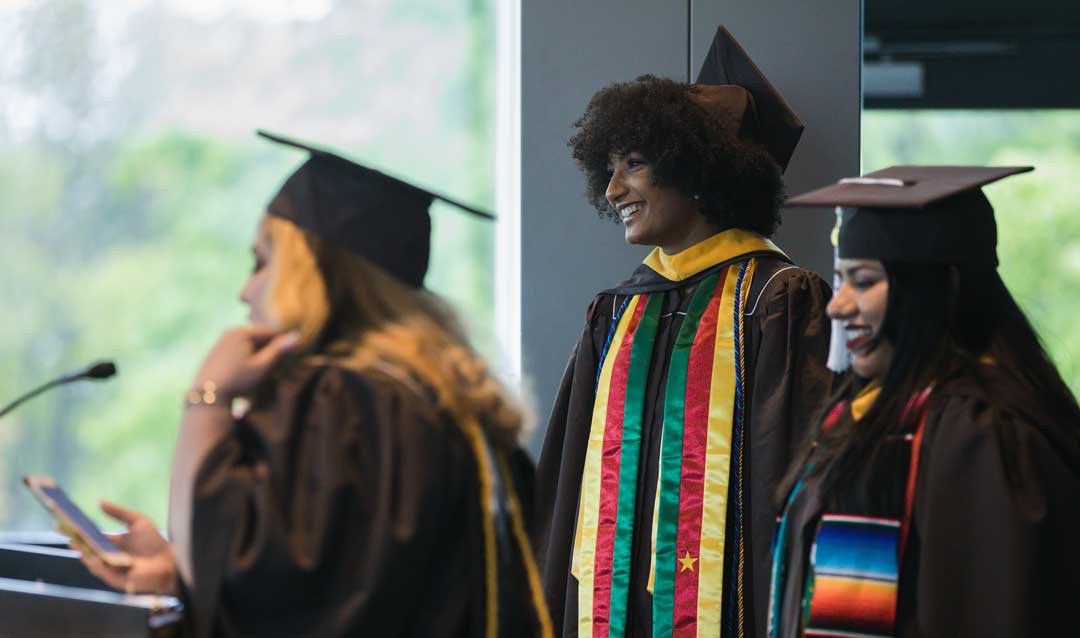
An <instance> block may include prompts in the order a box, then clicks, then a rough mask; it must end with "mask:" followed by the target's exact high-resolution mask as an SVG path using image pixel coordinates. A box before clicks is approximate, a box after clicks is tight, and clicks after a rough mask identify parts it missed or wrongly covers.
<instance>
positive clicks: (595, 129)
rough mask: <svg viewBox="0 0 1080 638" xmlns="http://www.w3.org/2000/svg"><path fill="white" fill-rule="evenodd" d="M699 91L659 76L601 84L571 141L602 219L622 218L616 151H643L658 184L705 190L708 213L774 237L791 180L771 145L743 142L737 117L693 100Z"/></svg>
mask: <svg viewBox="0 0 1080 638" xmlns="http://www.w3.org/2000/svg"><path fill="white" fill-rule="evenodd" d="M693 91H694V88H693V86H692V85H689V84H685V83H683V82H676V81H674V80H669V79H665V78H659V77H656V76H654V75H643V76H641V77H639V78H637V80H635V81H633V82H620V83H616V84H612V85H610V86H607V87H605V88H603V89H601V90H600V91H599V92H597V93H596V95H594V96H593V97H592V99H591V100H589V105H588V106H587V107H586V108H585V114H584V115H582V116H581V117H580V118H579V119H578V120H577V121H576V122H574V127H575V128H576V129H577V130H576V132H575V133H574V135H573V136H572V137H571V138H570V142H569V146H570V148H571V149H572V155H573V157H574V159H575V160H576V161H577V163H578V166H580V167H581V169H582V171H584V173H585V177H586V196H587V197H588V199H589V202H590V203H591V204H592V205H593V206H595V207H596V210H597V212H598V213H599V214H600V216H601V217H609V218H611V219H614V220H618V215H616V214H615V211H614V210H613V209H612V208H611V205H610V204H609V203H608V201H607V199H606V198H605V197H604V192H605V191H606V189H607V185H608V180H609V172H608V167H609V165H610V162H611V160H610V158H611V156H612V155H619V156H624V155H626V154H628V153H632V152H638V153H641V154H642V155H644V156H645V158H646V159H648V161H649V163H650V165H651V168H652V174H653V179H654V180H655V182H656V183H657V184H658V185H661V186H668V187H673V188H676V189H678V190H679V191H681V192H682V193H683V194H685V195H687V196H694V195H698V196H699V199H698V201H699V202H700V204H701V213H702V214H703V215H705V217H707V218H708V219H709V220H710V221H712V222H713V223H715V224H716V225H717V226H719V227H720V228H742V229H745V230H750V231H753V232H756V233H759V234H761V235H764V236H766V237H769V236H772V234H773V233H775V232H776V229H777V227H778V226H779V225H780V205H781V204H782V203H783V201H784V182H783V180H782V179H781V177H780V168H779V166H778V165H777V164H776V161H775V160H774V159H773V158H772V156H770V155H769V154H768V152H767V151H766V150H765V148H764V147H762V146H760V145H758V144H754V143H751V142H748V141H745V140H741V139H739V137H738V135H737V133H736V131H737V130H738V129H737V126H736V123H735V122H734V120H733V118H725V119H721V118H718V117H717V116H716V114H714V113H709V112H707V111H706V110H705V109H704V108H702V107H701V106H699V105H698V104H697V103H696V102H694V101H693V99H692V95H693Z"/></svg>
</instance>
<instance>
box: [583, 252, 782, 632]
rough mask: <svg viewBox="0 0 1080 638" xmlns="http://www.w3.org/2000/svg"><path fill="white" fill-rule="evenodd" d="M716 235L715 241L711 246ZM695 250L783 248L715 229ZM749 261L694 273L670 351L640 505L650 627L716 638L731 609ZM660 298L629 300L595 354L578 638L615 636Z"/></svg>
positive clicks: (620, 620)
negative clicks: (652, 476) (728, 551)
mask: <svg viewBox="0 0 1080 638" xmlns="http://www.w3.org/2000/svg"><path fill="white" fill-rule="evenodd" d="M714 240H715V241H714ZM710 241H712V242H713V245H712V246H709V245H707V244H709V242H710ZM720 244H723V246H722V248H723V249H726V250H719V251H718V250H716V249H717V246H718V245H720ZM695 249H699V252H697V253H691V254H690V257H691V258H698V259H699V261H698V264H697V265H700V264H701V263H703V262H702V261H701V260H702V259H713V262H712V263H713V264H719V263H723V262H725V261H728V260H730V259H731V258H736V257H738V256H739V255H740V254H746V253H749V252H752V251H755V250H758V251H760V250H763V249H764V250H769V251H775V252H776V253H778V254H780V255H782V253H780V252H779V250H778V249H776V248H775V246H773V245H772V244H771V242H768V240H765V239H763V238H760V237H758V236H756V235H753V234H751V233H744V232H743V231H727V232H726V233H721V234H720V235H717V236H715V237H714V238H712V240H706V242H702V244H699V245H698V246H696V247H694V248H692V249H690V251H694V250H695ZM690 251H687V253H690ZM680 255H683V254H682V253H680ZM667 259H670V258H667ZM650 262H651V263H650ZM645 263H646V264H647V265H649V266H650V267H652V268H653V269H654V270H657V271H658V272H660V273H661V274H663V275H664V276H665V277H667V278H669V279H672V280H680V279H681V278H685V277H688V276H692V275H693V274H694V270H693V269H694V268H695V267H696V266H694V265H692V266H691V267H690V268H689V269H685V268H684V269H683V270H682V271H681V272H680V271H678V270H676V269H675V268H669V266H685V265H686V263H687V261H686V260H683V261H682V262H681V263H679V262H668V263H664V261H663V256H662V255H660V256H659V257H658V255H657V253H656V252H654V254H653V255H650V257H649V258H648V259H646V261H645ZM704 263H707V262H704ZM754 267H755V260H754V259H752V258H751V259H746V260H742V261H735V262H734V263H731V264H730V265H728V266H725V267H723V268H720V269H719V270H717V271H716V272H713V273H711V274H709V275H708V276H706V277H705V278H704V279H702V280H701V281H700V282H699V283H698V284H697V287H696V288H695V290H694V292H693V294H692V296H691V298H690V302H689V307H688V310H687V315H686V317H685V319H684V320H683V323H682V326H681V328H680V330H679V332H678V335H677V336H676V338H675V343H674V346H673V349H672V354H671V362H670V365H669V368H668V376H667V386H666V393H665V397H664V405H663V419H664V421H663V435H662V442H661V451H660V458H659V465H660V467H659V470H660V471H659V473H658V485H657V490H656V501H655V503H653V504H652V505H653V517H652V519H653V530H652V539H653V543H652V561H651V570H650V574H649V589H650V590H651V591H652V593H653V635H654V636H671V635H679V636H698V635H700V636H719V635H720V627H721V621H722V620H723V621H725V622H728V623H734V622H736V618H737V617H738V616H741V615H742V612H743V610H742V601H743V598H742V591H737V592H736V591H731V592H725V591H724V584H725V566H724V548H725V542H726V539H725V534H726V531H727V520H728V490H729V481H735V488H736V489H735V492H734V493H735V494H737V495H738V499H737V501H738V502H736V503H733V504H732V514H733V515H735V516H736V525H735V526H734V529H735V530H736V536H737V538H736V539H732V540H733V542H734V543H735V544H734V545H733V547H735V548H737V551H736V552H735V553H734V554H733V556H734V560H733V561H732V565H730V566H729V570H728V574H727V575H728V577H729V580H728V583H729V585H728V586H729V587H731V588H737V589H739V590H741V587H740V586H739V585H740V584H741V581H742V573H743V570H744V563H745V553H744V552H743V549H744V548H743V543H742V538H741V530H742V525H741V510H742V502H741V498H742V480H743V475H742V463H743V449H744V446H743V438H744V431H743V427H742V426H743V423H742V417H743V408H744V406H743V392H744V378H743V377H744V372H743V371H744V364H745V362H744V355H743V348H742V345H743V343H744V341H745V334H744V326H743V315H744V308H745V302H746V297H747V294H748V292H749V289H750V284H751V281H752V279H753V272H754ZM703 270H705V268H702V267H697V270H696V272H702V271H703ZM687 273H689V274H687ZM663 298H664V293H662V292H653V293H642V294H637V295H633V296H630V297H628V298H627V300H626V302H625V303H624V304H623V307H622V309H621V311H620V312H619V313H618V315H617V316H616V317H615V318H613V332H612V334H611V336H610V339H609V344H608V345H607V347H606V348H605V352H604V353H603V358H602V363H601V366H600V370H599V375H598V379H597V386H596V399H595V402H594V404H593V417H592V425H591V430H590V435H589V444H588V450H587V452H586V460H585V468H584V471H583V475H582V487H581V496H580V501H579V509H578V522H577V532H576V535H575V543H574V553H573V562H572V566H571V572H572V573H573V574H574V576H575V577H576V578H577V579H578V635H579V636H581V637H582V638H586V637H593V638H621V637H622V636H624V635H625V634H626V620H627V608H628V605H629V593H630V592H629V585H630V571H631V549H632V547H631V546H632V542H633V536H634V519H635V510H636V508H637V507H640V506H641V505H642V504H640V503H636V502H635V501H636V495H637V484H638V476H639V470H640V468H639V463H640V454H641V442H642V426H643V422H642V421H643V417H644V406H645V400H646V396H645V392H646V386H647V382H648V376H649V365H650V362H651V359H652V352H653V345H654V343H655V340H656V335H657V331H658V326H659V320H660V309H661V306H662V305H663ZM740 624H741V623H740Z"/></svg>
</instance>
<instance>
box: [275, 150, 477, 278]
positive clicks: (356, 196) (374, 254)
mask: <svg viewBox="0 0 1080 638" xmlns="http://www.w3.org/2000/svg"><path fill="white" fill-rule="evenodd" d="M256 132H257V133H258V134H259V135H260V136H262V137H264V138H266V139H268V140H270V141H271V142H276V143H278V144H283V145H285V146H291V147H293V148H298V149H300V150H302V151H307V152H308V153H309V154H310V157H309V158H308V160H307V161H306V162H304V163H303V164H302V165H301V166H300V168H298V169H296V170H295V171H294V172H293V174H292V175H290V176H289V178H288V179H286V180H285V183H284V184H283V185H282V187H281V189H280V190H279V191H278V193H277V195H275V196H274V198H273V199H272V200H270V203H269V204H268V205H267V207H266V210H267V213H269V214H271V215H275V216H277V217H281V218H283V219H287V220H289V221H291V222H293V223H294V224H296V225H297V226H300V227H301V228H303V229H304V230H306V231H308V232H310V233H312V234H313V235H315V236H316V237H319V238H320V239H323V240H325V241H328V242H332V243H335V244H337V245H339V246H341V247H343V248H345V249H346V250H348V251H349V252H351V253H353V254H356V255H359V256H361V257H364V258H365V259H367V260H369V261H371V262H372V263H374V264H375V265H376V266H379V267H380V268H382V269H383V270H385V271H387V272H388V273H390V274H391V275H394V276H395V277H397V278H398V279H400V280H401V281H404V282H405V283H407V284H409V285H411V286H415V287H418V288H419V287H421V286H423V284H424V274H425V273H426V272H427V267H428V257H429V254H430V250H431V217H430V215H429V214H428V208H429V207H430V206H431V202H432V201H433V200H436V199H438V200H441V201H444V202H446V203H448V204H453V205H454V206H457V207H458V208H460V209H462V210H464V211H467V212H469V213H472V214H473V215H476V216H478V217H481V218H484V219H494V216H492V215H491V213H487V212H484V211H482V210H480V209H477V208H474V207H472V206H468V205H466V204H463V203H461V202H458V201H456V200H453V199H450V198H449V197H446V196H444V195H440V194H438V193H433V192H431V191H429V190H427V189H424V188H420V187H418V186H414V185H413V184H409V183H408V182H405V181H402V180H400V179H398V178H396V177H393V176H390V175H387V174H385V173H381V172H379V171H377V170H375V169H372V168H368V167H367V166H362V165H360V164H357V163H356V162H353V161H351V160H347V159H345V158H344V157H341V156H340V155H336V154H334V153H331V152H330V151H327V150H325V149H321V148H317V147H315V146H311V145H310V144H305V143H302V142H299V141H297V140H293V139H289V138H287V137H283V136H281V135H276V134H273V133H268V132H266V131H262V130H259V131H256Z"/></svg>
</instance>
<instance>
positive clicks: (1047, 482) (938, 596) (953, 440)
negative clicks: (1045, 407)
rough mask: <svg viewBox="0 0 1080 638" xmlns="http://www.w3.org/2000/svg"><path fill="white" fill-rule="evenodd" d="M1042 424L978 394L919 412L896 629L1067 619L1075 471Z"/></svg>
mask: <svg viewBox="0 0 1080 638" xmlns="http://www.w3.org/2000/svg"><path fill="white" fill-rule="evenodd" d="M1046 425H1049V426H1050V427H1051V428H1058V427H1061V426H1065V427H1072V428H1075V427H1076V426H1077V424H1075V423H1069V424H1064V423H1056V424H1055V423H1051V424H1046ZM1044 432H1046V430H1044V429H1041V428H1040V427H1037V426H1035V425H1033V424H1031V423H1030V422H1025V421H1021V420H1019V419H1017V418H1016V417H1014V416H1011V415H1009V414H1005V413H1002V412H1001V411H998V410H993V409H991V408H990V407H988V406H987V404H986V403H985V402H983V401H980V400H978V399H976V398H949V399H948V400H947V401H946V402H945V404H944V405H943V407H942V409H941V410H940V411H939V412H938V413H937V418H934V415H933V414H932V415H931V418H930V419H928V422H927V425H926V431H925V434H924V439H923V443H922V446H921V452H920V459H919V475H918V477H917V488H916V496H915V502H914V507H913V514H912V517H913V522H912V539H911V542H909V544H908V548H907V550H906V551H905V555H904V565H903V567H902V569H901V575H902V576H901V583H900V589H901V594H900V605H899V617H898V629H899V632H898V635H900V636H905V637H915V636H919V637H924V636H925V637H939V636H940V637H945V636H950V637H953V636H959V637H966V636H1049V635H1064V634H1062V633H1061V632H1062V631H1065V628H1066V627H1070V626H1072V627H1075V624H1076V623H1075V610H1076V605H1077V593H1078V592H1080V550H1078V548H1080V543H1078V542H1077V539H1078V538H1080V477H1078V475H1077V472H1076V469H1075V468H1076V467H1077V465H1076V464H1075V460H1074V461H1073V462H1069V461H1067V458H1068V457H1069V451H1068V446H1062V445H1056V444H1054V443H1051V441H1050V440H1048V438H1047V437H1046V436H1044ZM1072 451H1073V452H1075V448H1074V449H1073V450H1072ZM905 574H914V577H907V578H905V576H904V575H905ZM1066 633H1071V631H1066Z"/></svg>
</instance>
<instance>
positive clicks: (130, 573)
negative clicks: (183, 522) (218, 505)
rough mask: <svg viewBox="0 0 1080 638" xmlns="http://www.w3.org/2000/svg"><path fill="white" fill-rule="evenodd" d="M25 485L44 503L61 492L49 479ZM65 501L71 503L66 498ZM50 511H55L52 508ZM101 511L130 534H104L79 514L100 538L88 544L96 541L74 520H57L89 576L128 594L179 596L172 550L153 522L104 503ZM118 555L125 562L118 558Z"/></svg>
mask: <svg viewBox="0 0 1080 638" xmlns="http://www.w3.org/2000/svg"><path fill="white" fill-rule="evenodd" d="M42 479H44V481H43V480H42ZM26 483H27V485H28V486H31V483H33V484H34V485H35V486H36V487H33V486H31V489H32V490H34V493H35V494H36V495H39V499H40V500H41V501H42V502H43V503H45V502H46V499H51V501H55V500H56V496H55V494H56V492H55V491H53V490H54V489H55V490H56V491H59V488H58V487H56V484H55V482H53V481H52V480H51V479H48V477H26ZM39 490H40V492H39ZM60 494H63V492H62V491H61V492H60ZM63 500H66V501H67V502H68V503H70V499H67V497H66V496H64V497H63ZM46 507H49V505H46ZM71 508H74V510H75V511H78V508H76V507H75V506H74V504H71ZM49 511H50V512H52V511H54V510H53V509H52V507H49ZM101 511H103V512H105V514H107V515H108V516H109V517H111V518H113V519H116V520H117V521H120V522H121V523H123V524H124V525H125V526H126V527H127V531H126V532H124V533H122V534H108V535H106V534H102V533H101V532H100V531H99V530H97V527H96V526H95V525H94V524H93V523H92V522H90V521H89V519H87V518H86V516H85V514H82V512H79V514H81V515H82V519H84V520H85V521H86V523H87V524H88V525H89V527H90V528H91V529H92V530H94V531H96V532H97V536H98V538H97V539H96V540H94V541H88V540H87V539H88V537H89V538H94V536H93V535H92V534H93V533H92V532H85V533H84V532H83V531H81V530H80V531H76V529H77V526H74V525H72V524H71V523H69V522H68V521H69V520H70V519H72V518H74V517H70V516H68V517H61V516H57V520H59V521H60V522H61V527H62V528H65V533H69V534H71V536H72V545H73V546H75V548H76V549H79V550H80V551H81V552H82V556H81V557H80V560H81V561H82V563H83V564H84V565H86V568H87V569H88V570H90V573H91V574H93V575H95V576H97V577H98V578H100V579H101V580H102V581H104V582H105V583H106V584H108V585H109V586H110V587H113V588H115V589H118V590H120V591H123V592H127V593H129V594H134V593H150V594H169V595H175V594H177V593H178V591H179V580H178V577H177V572H176V561H175V559H174V558H173V553H172V546H171V545H170V544H169V542H168V541H167V540H165V538H164V537H163V536H162V535H161V533H160V532H158V530H157V527H155V526H154V523H153V521H151V520H150V519H149V518H148V517H147V516H145V515H144V514H140V513H139V512H136V511H135V510H130V509H127V508H125V507H121V506H119V505H116V504H114V503H108V502H105V501H101ZM84 527H85V526H84ZM102 541H104V542H102ZM87 550H89V551H87ZM102 550H104V551H102ZM117 554H119V556H123V557H124V558H119V557H118V555H117Z"/></svg>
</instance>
